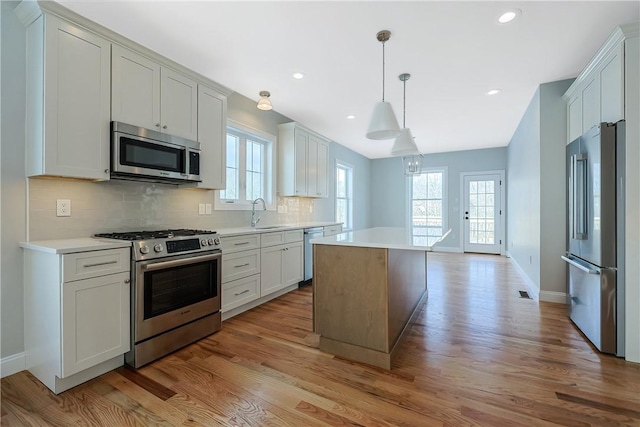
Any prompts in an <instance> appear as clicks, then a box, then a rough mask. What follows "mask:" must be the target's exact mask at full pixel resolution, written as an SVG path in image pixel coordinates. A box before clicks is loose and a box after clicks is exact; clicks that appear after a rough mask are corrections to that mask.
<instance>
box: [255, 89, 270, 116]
mask: <svg viewBox="0 0 640 427" xmlns="http://www.w3.org/2000/svg"><path fill="white" fill-rule="evenodd" d="M270 96H271V94H270V93H269V92H267V91H266V90H264V91H262V92H260V100H259V101H258V109H259V110H263V111H268V110H271V109H272V108H273V107H272V106H271V101H269V97H270Z"/></svg>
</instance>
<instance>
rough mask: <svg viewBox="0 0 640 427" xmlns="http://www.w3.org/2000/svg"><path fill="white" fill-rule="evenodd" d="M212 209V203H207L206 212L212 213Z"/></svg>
mask: <svg viewBox="0 0 640 427" xmlns="http://www.w3.org/2000/svg"><path fill="white" fill-rule="evenodd" d="M211 211H212V206H211V203H207V204H206V205H205V213H206V214H207V215H211Z"/></svg>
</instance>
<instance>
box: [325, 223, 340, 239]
mask: <svg viewBox="0 0 640 427" xmlns="http://www.w3.org/2000/svg"><path fill="white" fill-rule="evenodd" d="M340 233H342V225H330V226H328V227H324V236H325V237H327V236H335V235H336V234H340Z"/></svg>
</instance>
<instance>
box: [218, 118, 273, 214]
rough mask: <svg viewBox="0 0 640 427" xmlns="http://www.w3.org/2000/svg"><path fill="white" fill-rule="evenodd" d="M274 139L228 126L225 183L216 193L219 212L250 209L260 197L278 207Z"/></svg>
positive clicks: (270, 204)
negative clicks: (253, 202)
mask: <svg viewBox="0 0 640 427" xmlns="http://www.w3.org/2000/svg"><path fill="white" fill-rule="evenodd" d="M274 145H275V137H274V136H272V135H268V134H265V133H263V132H261V131H259V130H257V129H251V128H248V127H246V126H243V125H241V124H239V123H235V122H231V121H230V124H229V126H227V140H226V153H227V154H226V181H227V186H226V188H225V189H224V190H220V191H217V192H216V209H226V210H246V209H251V202H252V201H253V200H255V199H257V198H259V197H261V198H263V199H264V200H265V202H266V203H267V208H268V209H274V208H275V196H274V175H273V174H274V170H273V152H274V149H275V147H274Z"/></svg>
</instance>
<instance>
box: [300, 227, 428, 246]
mask: <svg viewBox="0 0 640 427" xmlns="http://www.w3.org/2000/svg"><path fill="white" fill-rule="evenodd" d="M420 237H422V236H420ZM311 243H312V244H316V245H336V246H358V247H364V248H382V249H405V250H416V251H431V248H432V247H431V246H426V245H420V244H414V237H413V235H412V233H411V229H410V228H395V227H376V228H367V229H364V230H357V231H348V232H343V233H342V234H337V235H335V236H330V237H320V238H317V239H311Z"/></svg>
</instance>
